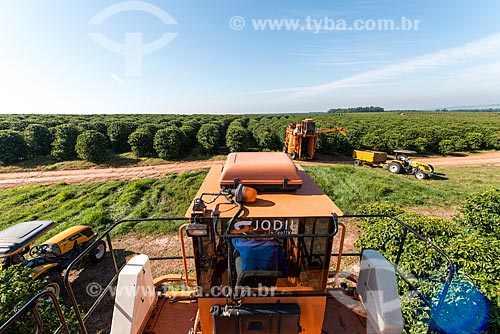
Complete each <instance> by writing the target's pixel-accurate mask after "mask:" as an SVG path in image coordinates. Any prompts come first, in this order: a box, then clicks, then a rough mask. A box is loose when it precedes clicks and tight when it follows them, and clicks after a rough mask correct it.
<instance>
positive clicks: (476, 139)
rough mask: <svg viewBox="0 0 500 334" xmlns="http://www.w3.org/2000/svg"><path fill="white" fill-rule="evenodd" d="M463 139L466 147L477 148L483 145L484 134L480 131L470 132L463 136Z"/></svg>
mask: <svg viewBox="0 0 500 334" xmlns="http://www.w3.org/2000/svg"><path fill="white" fill-rule="evenodd" d="M465 141H466V142H467V147H468V148H469V149H470V150H472V151H475V150H479V149H480V148H481V147H483V143H484V135H483V134H482V133H480V132H470V133H468V134H467V135H466V136H465Z"/></svg>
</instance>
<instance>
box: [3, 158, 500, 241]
mask: <svg viewBox="0 0 500 334" xmlns="http://www.w3.org/2000/svg"><path fill="white" fill-rule="evenodd" d="M305 169H306V170H307V172H308V173H309V174H310V175H311V177H312V178H313V179H314V180H315V181H316V183H318V185H319V186H320V187H321V188H322V189H323V190H324V191H325V193H326V194H327V195H329V196H330V197H331V198H332V199H333V200H334V202H335V203H336V204H337V205H338V206H339V207H340V208H341V209H342V210H343V211H344V212H345V213H353V212H355V211H357V208H358V207H359V206H360V205H363V204H366V203H372V202H377V201H382V202H391V203H395V204H399V205H401V206H402V207H404V208H411V209H413V210H417V211H419V210H422V211H425V212H426V213H428V214H431V215H432V212H433V210H451V211H453V210H454V208H456V207H457V206H458V205H460V204H462V203H463V202H464V200H465V198H466V197H467V195H469V194H471V193H473V192H481V191H484V190H486V189H489V188H500V178H498V175H500V167H464V168H450V169H439V172H440V173H444V174H446V175H441V176H440V177H439V178H436V179H432V180H423V181H419V180H416V179H415V178H414V177H413V176H411V175H394V174H390V173H389V172H387V171H386V170H384V169H382V168H370V167H352V166H347V165H343V166H328V167H324V166H309V167H306V168H305ZM205 175H206V171H197V172H188V173H184V174H181V175H175V174H172V175H167V176H166V177H165V178H162V179H142V180H136V181H113V182H95V183H86V184H78V185H68V184H56V185H51V186H44V185H37V186H26V187H21V188H14V189H4V190H0V213H1V220H0V229H4V228H6V227H8V226H10V225H13V224H15V223H18V222H22V221H27V220H36V219H51V220H56V221H58V222H59V223H60V224H59V226H58V227H57V229H55V231H52V232H51V234H50V235H53V234H55V233H56V232H59V231H61V230H63V229H65V228H67V227H69V226H72V225H77V224H88V225H91V226H93V227H95V228H96V229H97V230H98V231H103V230H104V229H105V228H106V227H108V226H109V225H110V224H111V223H112V222H113V221H116V220H120V219H124V218H145V217H183V216H184V214H185V212H186V210H187V208H188V207H189V204H190V203H191V201H192V200H193V198H194V196H195V194H196V191H197V190H198V188H199V186H200V185H201V183H202V181H203V179H204V177H205ZM179 225H180V223H177V224H171V223H170V224H169V223H161V222H149V223H136V224H133V223H129V224H125V225H123V226H121V227H120V228H119V230H118V233H120V234H124V233H128V232H141V233H173V232H175V231H176V229H177V227H178V226H179ZM50 235H49V236H50Z"/></svg>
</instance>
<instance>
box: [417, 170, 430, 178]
mask: <svg viewBox="0 0 500 334" xmlns="http://www.w3.org/2000/svg"><path fill="white" fill-rule="evenodd" d="M426 177H427V174H425V173H424V172H423V171H421V170H417V171H416V172H415V178H416V179H417V180H423V179H425V178H426Z"/></svg>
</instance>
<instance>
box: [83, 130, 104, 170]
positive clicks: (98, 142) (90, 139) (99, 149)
mask: <svg viewBox="0 0 500 334" xmlns="http://www.w3.org/2000/svg"><path fill="white" fill-rule="evenodd" d="M107 142H108V137H106V136H105V135H103V134H102V133H100V132H97V131H96V130H87V131H85V132H82V133H81V134H79V135H78V138H77V139H76V145H75V150H76V153H77V154H78V156H79V157H80V158H82V159H83V160H86V161H90V162H96V163H99V162H103V161H104V160H105V159H106V147H108V145H107Z"/></svg>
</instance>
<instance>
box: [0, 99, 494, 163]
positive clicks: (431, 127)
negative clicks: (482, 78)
mask: <svg viewBox="0 0 500 334" xmlns="http://www.w3.org/2000/svg"><path fill="white" fill-rule="evenodd" d="M362 111H365V112H362ZM374 111H375V112H374ZM380 111H381V110H380V109H379V108H378V107H361V108H352V110H349V109H347V110H346V109H332V112H331V113H318V114H291V115H30V116H29V117H27V116H26V115H0V129H10V130H18V131H24V130H25V129H27V130H29V129H30V128H29V127H30V125H31V124H39V125H43V126H46V127H48V128H49V131H50V132H51V133H52V134H55V132H56V131H55V128H54V127H55V126H58V125H62V124H65V125H69V124H73V125H75V124H77V125H78V127H80V128H81V129H82V130H84V131H85V130H96V131H98V132H101V133H104V134H107V135H108V136H109V138H110V141H111V143H112V146H113V151H114V152H117V153H121V152H128V151H130V150H131V149H134V148H131V147H130V144H129V142H128V141H129V137H130V134H131V133H132V132H134V131H135V130H136V129H137V128H141V129H148V128H154V129H155V131H153V132H156V129H157V128H158V129H159V128H164V127H170V126H174V127H176V128H178V129H180V130H181V132H182V135H181V136H180V140H181V141H180V142H179V145H180V146H181V147H182V150H181V155H180V157H179V158H186V157H188V156H189V155H190V153H191V151H192V150H193V149H194V152H199V151H200V149H204V150H205V151H207V152H208V153H210V154H217V153H219V152H221V151H222V152H225V150H224V149H223V148H224V145H225V144H226V141H227V138H226V136H227V131H228V130H229V129H228V126H229V125H230V124H239V125H240V126H242V127H243V128H245V129H247V130H248V131H250V132H251V135H250V136H249V137H250V138H249V142H248V148H249V149H251V150H263V151H269V150H271V151H273V150H276V151H281V148H282V146H283V140H284V136H285V129H286V127H287V125H288V124H289V123H291V122H293V123H297V122H300V121H301V120H303V119H304V118H313V119H314V120H315V121H316V124H317V125H318V126H319V128H320V129H329V128H333V127H343V128H344V129H345V130H346V132H347V134H348V136H347V137H342V136H340V135H339V134H336V133H328V134H323V135H321V136H320V140H319V148H318V149H319V152H320V153H324V154H335V153H342V154H344V155H347V156H350V155H351V154H352V151H353V150H354V149H373V150H381V151H386V152H389V153H390V152H391V151H393V150H395V149H412V150H416V151H418V152H428V153H441V154H450V153H453V152H463V151H471V150H472V151H473V150H482V149H492V148H494V149H500V134H499V132H498V129H499V128H500V118H499V117H498V115H497V114H494V113H488V112H404V113H399V114H398V113H395V112H380ZM201 124H204V129H203V130H202V131H201V132H200V133H199V135H198V132H199V130H200V128H201V126H200V125H201ZM206 124H211V125H210V126H208V125H206ZM207 127H208V128H207ZM215 129H217V130H216V131H215ZM30 131H31V130H30ZM233 134H234V133H232V134H230V137H232V136H233ZM245 137H246V136H245ZM27 139H28V138H27ZM136 139H137V138H134V140H135V142H136V143H137V140H136ZM43 140H45V139H43ZM43 140H42V141H43ZM149 142H150V141H149ZM239 142H240V140H235V144H236V143H239ZM229 143H231V141H229ZM29 144H30V147H35V142H34V141H30V142H29ZM231 145H232V144H231ZM39 146H40V147H42V146H43V143H42V144H40V145H39ZM63 146H66V144H63ZM244 146H245V145H244ZM220 149H222V150H220ZM229 149H230V148H229ZM233 149H236V148H233ZM138 151H141V149H140V148H137V147H136V148H135V152H134V153H135V154H137V153H138ZM59 153H61V152H59ZM59 153H56V152H55V151H54V156H57V157H58V159H59V160H71V159H73V158H74V157H75V154H74V153H73V154H71V152H70V154H69V155H67V156H65V154H59ZM150 153H151V152H149V153H146V152H145V151H144V152H142V153H140V154H139V156H142V154H150ZM195 154H196V153H195Z"/></svg>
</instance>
